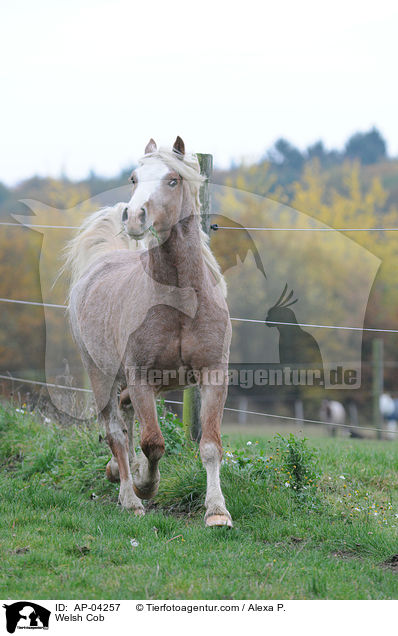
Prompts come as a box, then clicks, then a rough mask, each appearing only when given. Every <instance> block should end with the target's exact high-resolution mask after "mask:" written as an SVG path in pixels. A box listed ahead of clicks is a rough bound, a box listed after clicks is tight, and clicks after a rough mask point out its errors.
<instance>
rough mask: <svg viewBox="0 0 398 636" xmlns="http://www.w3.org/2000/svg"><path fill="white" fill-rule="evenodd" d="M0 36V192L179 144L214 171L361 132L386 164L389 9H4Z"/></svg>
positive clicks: (392, 21) (350, 5) (392, 121)
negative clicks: (202, 155)
mask: <svg viewBox="0 0 398 636" xmlns="http://www.w3.org/2000/svg"><path fill="white" fill-rule="evenodd" d="M0 24H1V38H0V55H1V69H0V87H1V101H0V104H1V117H0V126H1V164H0V181H3V182H5V183H8V184H10V183H15V182H16V181H18V180H21V179H23V178H26V177H28V176H31V175H33V174H40V175H53V176H59V174H60V173H61V172H64V173H66V174H67V175H68V176H69V177H71V178H81V177H85V176H86V175H87V174H88V172H89V170H91V169H93V170H95V171H96V172H98V173H99V174H103V175H114V174H116V173H118V172H119V171H120V170H121V169H122V168H125V167H129V166H131V164H132V163H133V162H134V160H135V159H136V158H137V157H139V156H140V155H141V154H142V152H143V150H144V147H145V144H146V142H147V140H148V138H149V137H151V136H152V137H154V138H155V139H156V141H158V142H159V143H160V144H163V145H168V144H170V143H171V142H172V141H173V140H174V138H175V136H176V135H177V134H179V135H180V136H182V137H183V139H184V140H185V143H186V146H187V148H188V149H189V150H192V151H195V152H210V153H212V154H213V155H214V160H215V163H216V164H218V165H219V166H228V165H229V163H230V161H231V159H234V160H238V161H239V160H240V159H241V158H246V159H257V158H259V157H260V156H261V155H262V154H263V153H264V152H265V150H266V149H267V148H269V146H270V145H272V143H273V142H274V141H275V140H276V139H277V138H278V137H280V136H283V137H286V138H287V139H289V140H290V141H292V142H293V143H294V144H296V145H298V146H299V147H300V148H302V149H304V148H305V147H306V146H307V145H308V144H310V143H312V142H314V141H316V140H317V139H319V138H322V139H323V140H324V142H325V144H326V145H327V146H328V147H341V146H342V145H343V143H344V141H345V140H346V139H347V137H348V136H349V135H350V134H352V133H353V132H355V131H357V130H368V129H369V128H370V127H371V126H373V125H375V126H376V127H378V128H379V129H380V131H381V132H382V134H383V135H384V136H385V138H386V139H387V142H388V150H389V153H390V154H392V155H398V126H397V112H398V89H397V80H396V63H397V36H396V34H397V29H398V4H397V3H396V2H392V1H391V2H388V1H386V0H378V1H377V2H374V1H372V2H368V1H364V0H362V1H356V0H344V1H340V0H334V2H332V3H325V2H319V0H314V1H312V0H301V1H300V2H298V1H285V2H283V1H282V0H279V1H278V2H266V1H264V0H263V1H262V2H253V1H252V0H245V1H242V0H240V1H239V2H235V1H234V0H229V1H228V2H225V1H224V0H222V1H219V0H212V1H208V0H199V1H197V2H190V1H189V0H172V2H166V1H165V0H162V1H159V0H141V2H135V1H134V0H112V1H110V0H67V1H63V0H36V1H35V2H32V0H6V1H5V2H3V3H2V9H1V22H0Z"/></svg>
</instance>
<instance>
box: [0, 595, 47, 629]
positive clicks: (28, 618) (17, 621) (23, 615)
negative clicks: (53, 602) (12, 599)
mask: <svg viewBox="0 0 398 636" xmlns="http://www.w3.org/2000/svg"><path fill="white" fill-rule="evenodd" d="M3 607H4V608H5V610H6V627H7V631H8V633H9V634H13V633H14V632H15V630H16V629H17V628H18V629H48V622H49V620H50V615H51V612H50V610H48V609H46V608H45V607H42V606H41V605H37V603H32V601H18V602H17V603H12V604H11V605H6V604H5V605H3Z"/></svg>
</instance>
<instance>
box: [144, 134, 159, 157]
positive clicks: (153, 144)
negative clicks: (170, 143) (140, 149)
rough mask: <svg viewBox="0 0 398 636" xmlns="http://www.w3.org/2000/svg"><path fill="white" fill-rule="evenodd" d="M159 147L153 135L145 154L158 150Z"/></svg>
mask: <svg viewBox="0 0 398 636" xmlns="http://www.w3.org/2000/svg"><path fill="white" fill-rule="evenodd" d="M157 149H158V147H157V145H156V141H154V140H153V139H152V137H151V138H150V140H149V141H148V143H147V145H146V146H145V154H146V155H149V154H150V153H151V152H156V151H157Z"/></svg>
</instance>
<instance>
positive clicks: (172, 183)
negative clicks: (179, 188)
mask: <svg viewBox="0 0 398 636" xmlns="http://www.w3.org/2000/svg"><path fill="white" fill-rule="evenodd" d="M177 183H178V181H177V179H171V181H169V186H170V188H174V186H176V185H177Z"/></svg>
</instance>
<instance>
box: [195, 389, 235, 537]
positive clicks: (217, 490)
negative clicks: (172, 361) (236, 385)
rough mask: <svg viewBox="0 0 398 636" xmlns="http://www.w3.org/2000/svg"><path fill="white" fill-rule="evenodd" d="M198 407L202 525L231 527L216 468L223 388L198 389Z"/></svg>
mask: <svg viewBox="0 0 398 636" xmlns="http://www.w3.org/2000/svg"><path fill="white" fill-rule="evenodd" d="M201 395H202V407H201V412H200V418H201V424H202V438H201V440H200V445H199V449H200V456H201V459H202V463H203V466H204V467H205V468H206V472H207V488H206V499H205V507H206V514H205V524H206V526H207V527H213V526H228V527H229V528H232V525H233V524H232V519H231V515H230V514H229V512H228V510H227V508H226V506H225V499H224V496H223V494H222V491H221V484H220V465H221V459H222V445H221V435H220V429H221V420H222V415H223V409H224V404H225V400H226V397H227V386H226V385H222V386H210V385H209V386H207V385H204V386H202V387H201Z"/></svg>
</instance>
